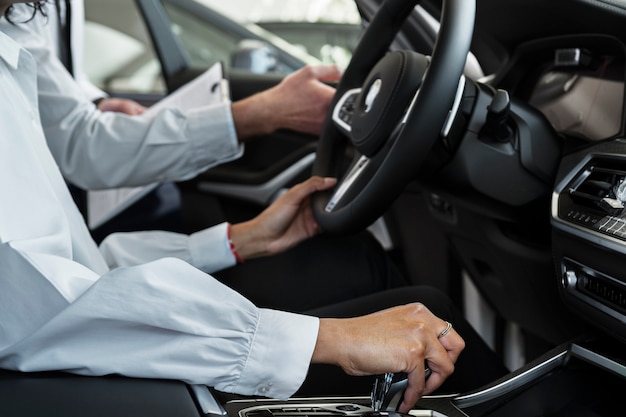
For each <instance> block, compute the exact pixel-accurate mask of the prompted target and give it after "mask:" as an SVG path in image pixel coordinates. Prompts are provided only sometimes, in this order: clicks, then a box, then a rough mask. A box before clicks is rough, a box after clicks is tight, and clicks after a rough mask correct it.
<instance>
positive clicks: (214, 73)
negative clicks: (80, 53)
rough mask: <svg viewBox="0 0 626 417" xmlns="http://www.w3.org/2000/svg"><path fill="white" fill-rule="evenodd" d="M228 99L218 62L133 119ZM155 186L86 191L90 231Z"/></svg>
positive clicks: (225, 84) (226, 85)
mask: <svg viewBox="0 0 626 417" xmlns="http://www.w3.org/2000/svg"><path fill="white" fill-rule="evenodd" d="M228 100H230V91H229V89H228V83H227V81H226V80H225V79H224V73H223V69H222V64H221V63H217V64H215V65H213V66H212V67H211V68H209V69H208V70H207V71H205V72H204V73H203V74H201V75H199V76H198V77H196V78H195V79H193V80H191V81H190V82H189V83H187V84H185V85H184V86H182V87H180V88H179V89H177V90H176V91H174V92H173V93H172V94H169V95H168V96H166V97H164V98H163V99H161V100H160V101H159V102H157V103H155V104H154V105H152V106H150V107H149V108H147V109H146V111H145V112H144V113H143V114H141V115H139V116H135V117H143V118H146V119H148V120H151V119H153V118H154V117H155V116H156V114H157V113H158V112H159V111H160V110H162V109H164V108H177V109H179V110H181V111H183V112H184V111H187V110H190V109H193V108H197V107H203V106H210V105H212V104H220V103H223V102H225V101H228ZM158 185H159V184H158V183H154V184H150V185H146V186H142V187H130V188H116V189H111V190H98V191H89V192H88V193H87V219H88V224H89V228H90V229H95V228H97V227H99V226H101V225H103V224H104V223H106V222H107V221H109V220H110V219H112V218H113V217H115V216H116V215H118V214H119V213H121V212H123V211H124V210H125V209H127V208H128V207H130V206H131V205H133V204H134V203H135V202H137V201H138V200H140V199H141V198H142V197H143V196H145V195H146V194H148V193H149V192H150V191H152V190H154V189H155V188H156V187H158Z"/></svg>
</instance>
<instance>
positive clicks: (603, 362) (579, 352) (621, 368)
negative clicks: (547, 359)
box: [570, 345, 626, 378]
mask: <svg viewBox="0 0 626 417" xmlns="http://www.w3.org/2000/svg"><path fill="white" fill-rule="evenodd" d="M570 350H571V352H572V356H574V357H578V358H580V359H584V360H586V361H587V362H589V363H592V364H594V365H597V366H599V367H600V368H602V369H605V370H607V371H610V372H613V373H615V374H617V375H619V376H621V377H625V378H626V366H625V365H623V364H621V363H619V362H615V361H613V360H611V359H609V358H607V357H606V356H602V355H600V354H599V353H596V352H593V351H591V350H589V349H586V348H584V347H582V346H579V345H572V347H571V348H570Z"/></svg>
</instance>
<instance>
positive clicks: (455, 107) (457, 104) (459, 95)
mask: <svg viewBox="0 0 626 417" xmlns="http://www.w3.org/2000/svg"><path fill="white" fill-rule="evenodd" d="M465 83H466V80H465V76H464V75H461V78H460V79H459V85H458V86H457V87H456V95H455V96H454V102H453V103H452V108H451V109H450V111H449V112H448V116H447V117H446V121H445V123H444V124H443V129H442V130H441V136H443V137H444V138H447V137H448V134H449V133H450V129H452V124H453V123H454V119H456V115H457V114H458V113H459V109H460V108H461V99H463V92H464V91H465Z"/></svg>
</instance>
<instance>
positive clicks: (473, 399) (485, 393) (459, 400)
mask: <svg viewBox="0 0 626 417" xmlns="http://www.w3.org/2000/svg"><path fill="white" fill-rule="evenodd" d="M567 354H568V351H563V352H561V353H558V354H557V355H555V356H553V357H552V358H549V359H547V360H546V361H544V362H542V363H540V364H539V365H537V366H535V367H533V368H530V369H528V370H527V371H524V372H522V373H520V374H518V375H515V376H514V377H512V378H509V379H507V380H506V381H503V382H501V383H499V384H497V385H494V386H492V387H489V388H486V389H484V390H482V391H478V392H475V393H472V394H467V395H460V396H458V397H456V398H454V399H453V400H452V402H453V403H454V405H455V406H457V407H459V408H463V407H471V406H474V405H476V404H482V403H484V402H486V401H490V400H493V399H495V398H497V397H499V396H500V395H504V394H507V393H509V392H511V391H513V390H515V389H517V388H519V387H521V386H522V385H524V384H526V383H528V382H530V381H532V380H533V379H534V378H537V377H539V376H541V375H544V374H547V373H548V372H550V371H552V370H554V369H555V368H556V367H558V366H560V365H563V364H564V362H565V359H566V358H567Z"/></svg>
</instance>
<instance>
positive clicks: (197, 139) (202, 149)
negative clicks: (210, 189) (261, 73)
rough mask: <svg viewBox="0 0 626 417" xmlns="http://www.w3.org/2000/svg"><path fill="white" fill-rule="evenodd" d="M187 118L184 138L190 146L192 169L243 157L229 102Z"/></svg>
mask: <svg viewBox="0 0 626 417" xmlns="http://www.w3.org/2000/svg"><path fill="white" fill-rule="evenodd" d="M187 117H188V119H187V124H186V126H185V136H186V137H188V138H190V139H191V141H192V143H193V144H194V146H193V152H194V154H193V155H192V159H195V160H194V163H195V164H196V165H198V166H199V167H204V168H205V169H208V168H211V167H213V166H215V165H217V164H222V163H225V162H229V161H232V160H235V159H237V158H239V157H241V155H243V152H244V147H243V145H242V144H240V143H239V139H238V138H237V132H236V131H235V123H234V121H233V116H232V112H231V103H230V102H225V103H221V104H215V105H210V106H204V107H199V108H195V109H191V110H189V111H188V112H187Z"/></svg>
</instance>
